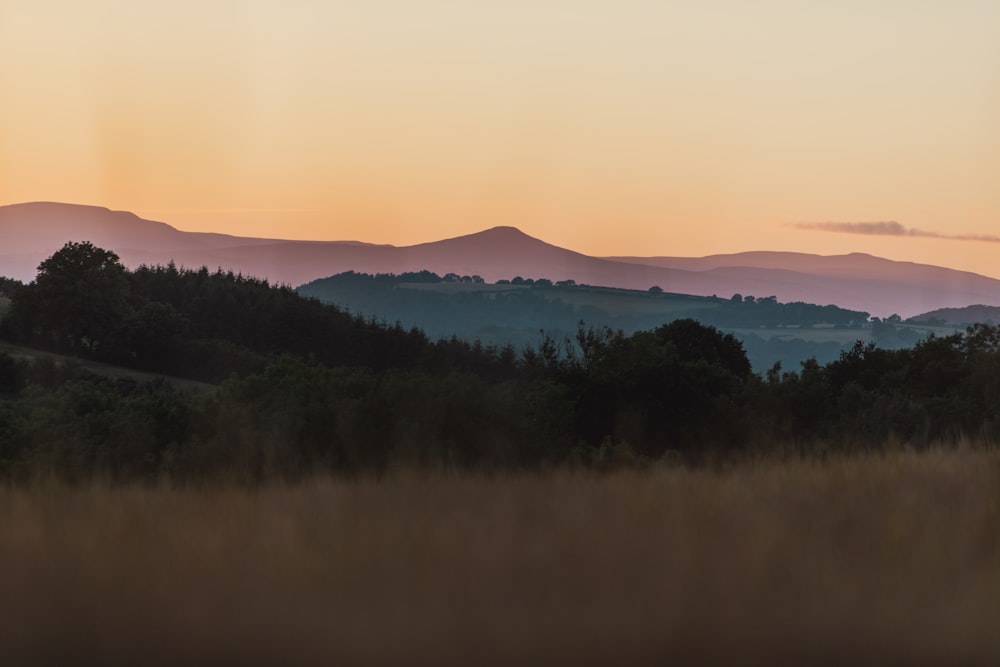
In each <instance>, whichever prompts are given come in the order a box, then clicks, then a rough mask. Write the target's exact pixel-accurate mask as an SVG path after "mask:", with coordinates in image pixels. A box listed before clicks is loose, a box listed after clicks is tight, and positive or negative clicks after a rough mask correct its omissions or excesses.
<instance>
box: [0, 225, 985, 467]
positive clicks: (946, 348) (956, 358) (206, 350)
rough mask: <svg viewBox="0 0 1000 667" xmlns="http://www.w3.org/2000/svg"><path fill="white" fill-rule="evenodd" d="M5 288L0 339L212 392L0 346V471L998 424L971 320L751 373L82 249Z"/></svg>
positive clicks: (765, 438) (630, 343) (895, 432)
mask: <svg viewBox="0 0 1000 667" xmlns="http://www.w3.org/2000/svg"><path fill="white" fill-rule="evenodd" d="M8 293H9V294H10V297H9V298H10V299H11V304H10V308H9V312H8V314H7V315H6V316H5V317H4V318H3V320H2V322H0V336H2V337H3V338H4V339H5V340H7V341H10V342H16V343H19V344H22V345H27V346H31V347H34V348H41V349H48V350H51V351H53V352H63V353H68V354H71V355H74V356H76V357H80V358H86V359H94V360H100V361H106V362H111V363H114V364H117V365H119V366H126V367H131V368H135V369H141V370H150V371H155V372H157V373H163V374H165V375H167V376H177V377H184V378H192V379H199V380H204V381H208V382H212V383H215V384H217V385H218V389H217V390H215V391H211V392H205V393H196V392H191V391H187V390H185V389H184V388H183V387H182V386H181V385H178V384H177V383H174V382H171V381H170V380H169V379H160V380H157V381H153V382H139V381H136V380H133V379H128V378H114V377H108V376H102V375H95V374H94V373H91V372H88V371H86V370H84V369H83V368H81V367H79V366H77V365H74V364H73V363H57V362H55V361H53V360H52V359H51V358H48V357H46V356H44V355H37V356H36V357H35V359H34V360H29V359H24V358H17V357H14V356H11V355H9V354H0V474H3V475H7V476H19V475H31V474H36V473H38V472H42V471H46V472H52V473H55V474H58V475H61V476H66V477H69V478H74V477H80V476H88V475H93V474H102V475H108V476H111V477H115V478H122V479H133V478H137V477H139V478H157V477H159V476H161V475H165V474H166V475H171V476H176V477H181V478H199V477H214V476H218V475H235V476H237V477H239V478H242V479H249V480H253V479H261V478H263V477H268V476H274V475H279V476H284V477H295V476H298V475H303V474H308V473H310V472H314V471H317V470H329V471H335V472H341V473H355V472H362V471H369V472H381V471H385V470H387V469H389V468H392V467H394V466H438V467H439V466H448V467H481V468H490V469H516V468H532V467H551V466H562V465H579V466H590V467H602V466H615V465H625V464H628V465H643V464H648V463H653V462H657V461H663V460H671V461H687V462H690V463H692V464H697V463H700V462H705V461H708V460H715V459H717V458H719V457H723V458H724V457H729V456H741V455H753V454H756V453H759V452H765V451H772V450H775V449H778V450H788V449H793V450H796V451H801V452H816V451H820V452H825V451H830V450H836V449H851V448H879V447H883V446H885V445H886V444H887V443H890V442H906V443H909V444H912V445H913V446H924V445H929V444H932V443H938V442H942V441H944V442H949V441H955V440H958V439H961V438H976V439H979V440H981V441H983V442H995V441H996V439H997V437H1000V417H997V415H1000V329H998V328H996V327H992V326H985V325H979V326H976V327H973V328H971V329H969V330H968V331H966V332H965V333H957V334H954V335H951V336H947V337H930V338H928V339H926V340H923V341H920V342H918V343H917V344H916V345H914V346H913V347H910V348H904V349H896V350H887V349H882V348H879V347H877V346H875V345H874V344H863V343H860V342H859V343H858V344H856V345H855V346H854V347H853V348H851V349H850V350H847V351H844V352H842V353H841V355H840V356H839V358H838V359H836V360H834V361H832V362H829V363H827V364H820V363H818V362H816V361H815V360H809V361H806V362H804V363H803V364H802V365H801V367H800V368H798V369H795V370H784V369H782V368H781V367H780V365H775V366H774V367H772V368H771V369H770V370H769V371H768V372H766V373H763V374H758V373H754V372H753V370H752V368H751V366H750V363H749V361H748V360H747V356H746V353H745V350H744V349H743V345H742V343H741V342H740V341H739V340H738V339H736V338H734V337H733V336H732V335H730V334H725V333H722V332H720V331H719V330H717V329H715V328H714V327H713V326H709V325H704V324H701V323H699V322H697V321H694V320H691V319H684V320H676V321H673V322H670V323H668V324H664V325H661V326H658V327H655V328H653V329H649V330H643V331H637V332H634V333H631V334H628V335H626V334H625V333H623V332H621V331H613V330H611V329H609V328H606V327H586V326H585V325H583V324H582V323H581V325H580V326H579V328H578V330H577V333H576V335H575V336H572V337H553V336H545V335H540V337H539V341H538V343H537V344H536V345H534V346H531V347H528V348H525V349H523V350H515V349H514V348H512V347H510V346H507V347H500V348H498V347H494V346H488V345H482V344H479V343H476V342H471V343H470V342H466V341H463V340H459V339H457V338H451V339H443V340H431V339H429V338H428V337H427V336H426V335H424V334H423V333H422V332H421V331H419V330H417V329H404V328H403V327H401V326H399V325H396V324H388V323H384V322H377V321H372V320H366V319H363V318H360V317H357V316H352V315H350V314H348V313H345V312H343V311H342V310H340V309H338V308H336V307H333V306H329V305H324V304H322V303H320V302H318V301H316V300H314V299H309V298H305V297H302V296H301V295H299V294H297V293H295V292H294V291H293V290H291V289H289V288H288V287H286V286H275V285H270V284H268V283H267V282H266V281H263V280H259V279H255V278H249V277H245V276H241V275H234V274H232V273H229V272H222V271H216V272H210V271H208V270H207V269H200V270H183V269H178V268H177V267H175V266H172V265H168V266H165V267H141V268H139V269H137V270H135V271H129V270H127V269H126V268H125V267H123V266H122V265H121V262H120V261H119V260H118V258H117V256H115V255H114V253H111V252H109V251H106V250H102V249H100V248H96V247H94V246H92V245H91V244H87V243H79V244H75V243H71V244H67V245H66V246H65V247H64V248H63V249H62V250H60V251H59V252H57V253H56V254H55V255H53V256H52V257H51V258H49V259H47V260H46V261H45V262H43V263H42V264H41V265H40V267H39V272H38V276H37V278H36V279H35V281H33V282H32V283H30V284H28V285H10V286H9V289H8Z"/></svg>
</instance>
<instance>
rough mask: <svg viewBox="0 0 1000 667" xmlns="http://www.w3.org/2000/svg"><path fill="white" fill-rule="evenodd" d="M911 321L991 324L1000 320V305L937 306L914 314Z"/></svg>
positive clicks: (949, 323)
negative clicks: (935, 308) (919, 313)
mask: <svg viewBox="0 0 1000 667" xmlns="http://www.w3.org/2000/svg"><path fill="white" fill-rule="evenodd" d="M910 321H911V322H917V323H925V324H931V323H936V324H948V325H966V324H977V323H981V324H993V323H996V322H1000V307H998V306H984V305H982V304H979V305H975V306H966V307H965V308H939V309H938V310H932V311H930V312H929V313H923V314H921V315H916V316H914V317H911V318H910Z"/></svg>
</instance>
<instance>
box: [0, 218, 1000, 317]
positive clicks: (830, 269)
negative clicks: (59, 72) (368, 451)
mask: <svg viewBox="0 0 1000 667" xmlns="http://www.w3.org/2000/svg"><path fill="white" fill-rule="evenodd" d="M70 240H75V241H80V240H89V241H91V242H93V243H95V244H97V245H99V246H102V247H106V248H109V249H112V250H114V251H115V252H117V253H118V254H119V256H120V257H121V258H122V261H123V262H125V264H126V265H128V266H130V267H135V266H138V265H139V264H163V263H166V262H168V261H171V260H172V261H174V262H175V263H176V264H178V265H180V266H186V267H200V266H208V267H209V268H210V269H215V268H223V269H232V270H233V271H237V272H242V273H245V274H249V275H253V276H257V277H265V278H268V279H269V280H271V281H272V282H278V283H285V284H290V285H300V284H303V283H306V282H309V281H312V280H315V279H317V278H323V277H326V276H331V275H334V274H337V273H341V272H344V271H349V270H354V271H359V272H364V273H372V274H375V273H403V272H415V271H420V270H424V269H426V270H429V271H433V272H435V273H438V274H441V275H443V274H446V273H457V274H459V275H479V276H482V277H483V278H484V279H485V280H486V281H488V282H494V281H496V280H499V279H504V278H512V277H514V276H517V275H520V276H524V277H534V278H541V277H544V278H549V279H551V280H554V281H558V280H566V279H572V280H575V281H576V282H578V283H585V284H590V285H602V286H608V287H619V288H626V289H639V290H645V289H648V288H649V287H651V286H654V285H656V286H659V287H661V288H663V289H664V290H666V291H669V292H674V293H683V294H694V295H701V296H711V295H718V296H720V297H727V298H728V297H729V296H731V295H733V294H734V293H740V294H743V295H755V296H758V297H762V296H776V297H777V298H778V299H779V300H780V301H783V302H791V301H804V302H808V303H817V304H835V305H838V306H841V307H843V308H849V309H852V310H862V311H867V312H869V313H871V314H873V315H877V316H885V315H888V314H891V313H899V314H900V315H902V316H903V317H909V316H912V315H915V314H918V313H925V312H928V311H930V310H935V309H939V308H948V307H951V308H955V307H964V306H967V305H969V304H973V303H981V304H987V305H998V306H1000V280H996V279H994V278H989V277H986V276H981V275H978V274H974V273H969V272H964V271H956V270H953V269H947V268H942V267H936V266H929V265H923V264H914V263H911V262H897V261H892V260H887V259H882V258H878V257H872V256H870V255H864V254H851V255H840V256H821V255H809V254H802V253H785V252H750V253H740V254H735V255H713V256H709V257H701V258H683V257H649V258H642V257H592V256H588V255H584V254H581V253H578V252H574V251H572V250H568V249H565V248H560V247H557V246H554V245H551V244H549V243H546V242H544V241H542V240H540V239H536V238H533V237H531V236H529V235H527V234H525V233H523V232H521V231H520V230H518V229H516V228H514V227H494V228H492V229H488V230H485V231H481V232H477V233H474V234H469V235H465V236H460V237H457V238H452V239H445V240H440V241H433V242H429V243H422V244H418V245H412V246H404V247H396V246H391V245H373V244H367V243H361V242H358V241H283V240H279V239H261V238H246V237H238V236H229V235H225V234H211V233H196V232H184V231H181V230H178V229H175V228H174V227H171V226H170V225H168V224H165V223H163V222H154V221H150V220H145V219H142V218H140V217H138V216H136V215H134V214H132V213H128V212H121V211H111V210H108V209H106V208H100V207H94V206H81V205H75V204H59V203H49V202H37V203H26V204H15V205H10V206H2V207H0V275H6V276H9V277H12V278H18V279H20V280H25V281H27V280H31V279H32V278H33V277H34V273H35V270H36V267H37V266H38V263H39V262H41V261H42V260H43V259H45V258H46V257H48V256H49V255H51V254H52V253H53V252H55V251H56V250H58V249H59V248H60V247H61V246H62V245H63V244H64V243H65V242H66V241H70Z"/></svg>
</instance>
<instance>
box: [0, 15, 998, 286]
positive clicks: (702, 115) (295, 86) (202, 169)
mask: <svg viewBox="0 0 1000 667" xmlns="http://www.w3.org/2000/svg"><path fill="white" fill-rule="evenodd" d="M36 200H50V201H67V202H75V203H85V204H98V205H102V206H108V207H111V208H115V209H127V210H131V211H134V212H136V213H138V214H140V215H143V216H144V217H148V218H153V219H157V220H163V221H165V222H169V223H171V224H173V225H175V226H177V227H180V228H182V229H191V230H205V231H222V232H229V233H234V234H242V235H256V236H270V237H284V238H315V239H363V240H366V241H372V242H382V243H394V244H408V243H415V242H420V241H426V240H434V239H438V238H442V237H446V236H455V235H459V234H463V233H467V232H472V231H477V230H479V229H483V228H486V227H490V226H493V225H498V224H510V225H515V226H518V227H520V228H522V229H523V230H525V231H526V232H528V233H530V234H532V235H534V236H538V237H541V238H543V239H545V240H547V241H550V242H552V243H556V244H558V245H562V246H566V247H570V248H573V249H577V250H580V251H582V252H586V253H589V254H598V255H611V254H642V255H703V254H709V253H715V252H736V251H741V250H758V249H769V250H800V251H808V252H820V253H824V254H832V253H840V252H850V251H864V252H871V253H873V254H878V255H882V256H887V257H892V258H896V259H909V260H915V261H923V262H930V263H937V264H943V265H947V266H954V267H957V268H966V269H969V270H974V271H978V272H981V273H987V274H990V275H997V276H1000V262H997V261H996V259H995V258H996V257H998V256H1000V243H998V242H994V241H984V240H979V241H969V240H959V239H949V238H942V237H943V236H961V237H969V236H992V235H997V236H1000V3H998V2H996V0H949V2H934V3H928V2H912V1H910V0H868V1H865V2H862V1H860V0H841V2H836V3H832V2H831V3H806V2H801V1H798V0H796V1H793V0H759V1H757V2H753V3H749V2H744V1H742V0H705V1H704V2H684V3H680V2H670V1H668V0H613V1H612V0H506V1H505V2H494V1H489V2H485V1H484V2H477V1H475V0H421V1H420V2H414V1H412V0H363V1H362V0H340V1H331V0H323V1H320V0H316V1H314V2H309V1H306V0H282V1H281V2H278V1H272V0H255V1H252V2H243V1H236V0H197V1H195V0H173V1H172V2H169V3H168V2H164V3H137V2H134V0H133V1H131V2H126V1H124V0H90V1H88V2H86V3H83V2H78V1H77V0H3V2H2V3H0V203H15V202H22V201H36ZM882 221H897V222H899V223H900V224H901V225H902V226H904V227H905V228H906V229H910V230H913V229H915V230H922V231H923V232H929V233H932V234H936V235H938V236H936V237H923V236H914V235H906V236H884V235H864V234H856V233H843V232H832V231H819V230H815V229H814V230H806V229H801V228H798V227H796V226H795V224H796V223H825V222H836V223H858V222H882Z"/></svg>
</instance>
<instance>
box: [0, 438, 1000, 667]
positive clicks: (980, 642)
mask: <svg viewBox="0 0 1000 667" xmlns="http://www.w3.org/2000/svg"><path fill="white" fill-rule="evenodd" d="M0 526H2V527H3V528H2V530H0V600H3V604H2V605H0V655H2V656H4V658H3V661H4V663H5V664H12V665H13V664H46V663H51V664H67V663H75V664H94V663H101V664H121V665H131V664H145V665H150V664H152V665H157V664H163V665H173V664H220V663H221V664H241V665H242V664H250V665H254V664H275V665H277V664H281V665H292V664H294V665H303V664H317V665H319V664H323V665H326V664H428V665H430V664H453V665H458V664H462V665H465V664H519V665H522V664H545V665H548V664H623V665H625V664H656V665H662V664H671V663H672V664H699V663H702V664H704V663H719V662H727V663H731V664H773V663H775V662H777V663H789V662H792V663H798V664H815V663H817V662H821V663H825V664H856V663H863V664H873V663H874V664H886V663H907V664H966V665H968V664H997V663H998V662H1000V632H998V631H997V629H998V628H1000V452H996V451H993V452H988V451H978V450H971V449H959V450H950V451H943V450H934V451H929V452H926V453H920V454H918V453H913V452H908V451H899V452H895V453H891V454H888V455H885V456H876V455H872V456H860V457H850V458H834V459H830V460H827V461H825V462H821V461H818V460H816V461H810V460H806V461H802V460H796V461H791V462H758V463H746V464H741V465H739V466H735V467H733V468H731V469H727V470H723V471H708V470H700V471H692V470H685V469H676V468H661V469H655V470H650V471H644V472H629V471H626V472H616V473H608V474H604V475H599V474H592V473H574V472H555V473H546V474H523V475H513V476H509V475H508V476H476V475H468V474H466V475H459V474H443V473H442V474H415V473H394V474H390V475H388V476H387V477H385V478H383V479H379V480H375V479H360V480H332V479H325V478H324V479H314V480H310V481H307V482H304V483H300V484H295V485H281V484H275V485H268V486H264V487H260V488H254V489H245V488H242V489H241V488H238V487H227V488H222V487H203V488H202V487H184V486H175V485H169V484H162V485H158V486H124V487H123V486H109V485H105V484H100V483H92V484H85V485H82V486H74V487H70V486H65V485H61V484H59V483H55V482H45V481H40V482H34V483H30V484H26V485H15V486H6V487H0Z"/></svg>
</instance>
